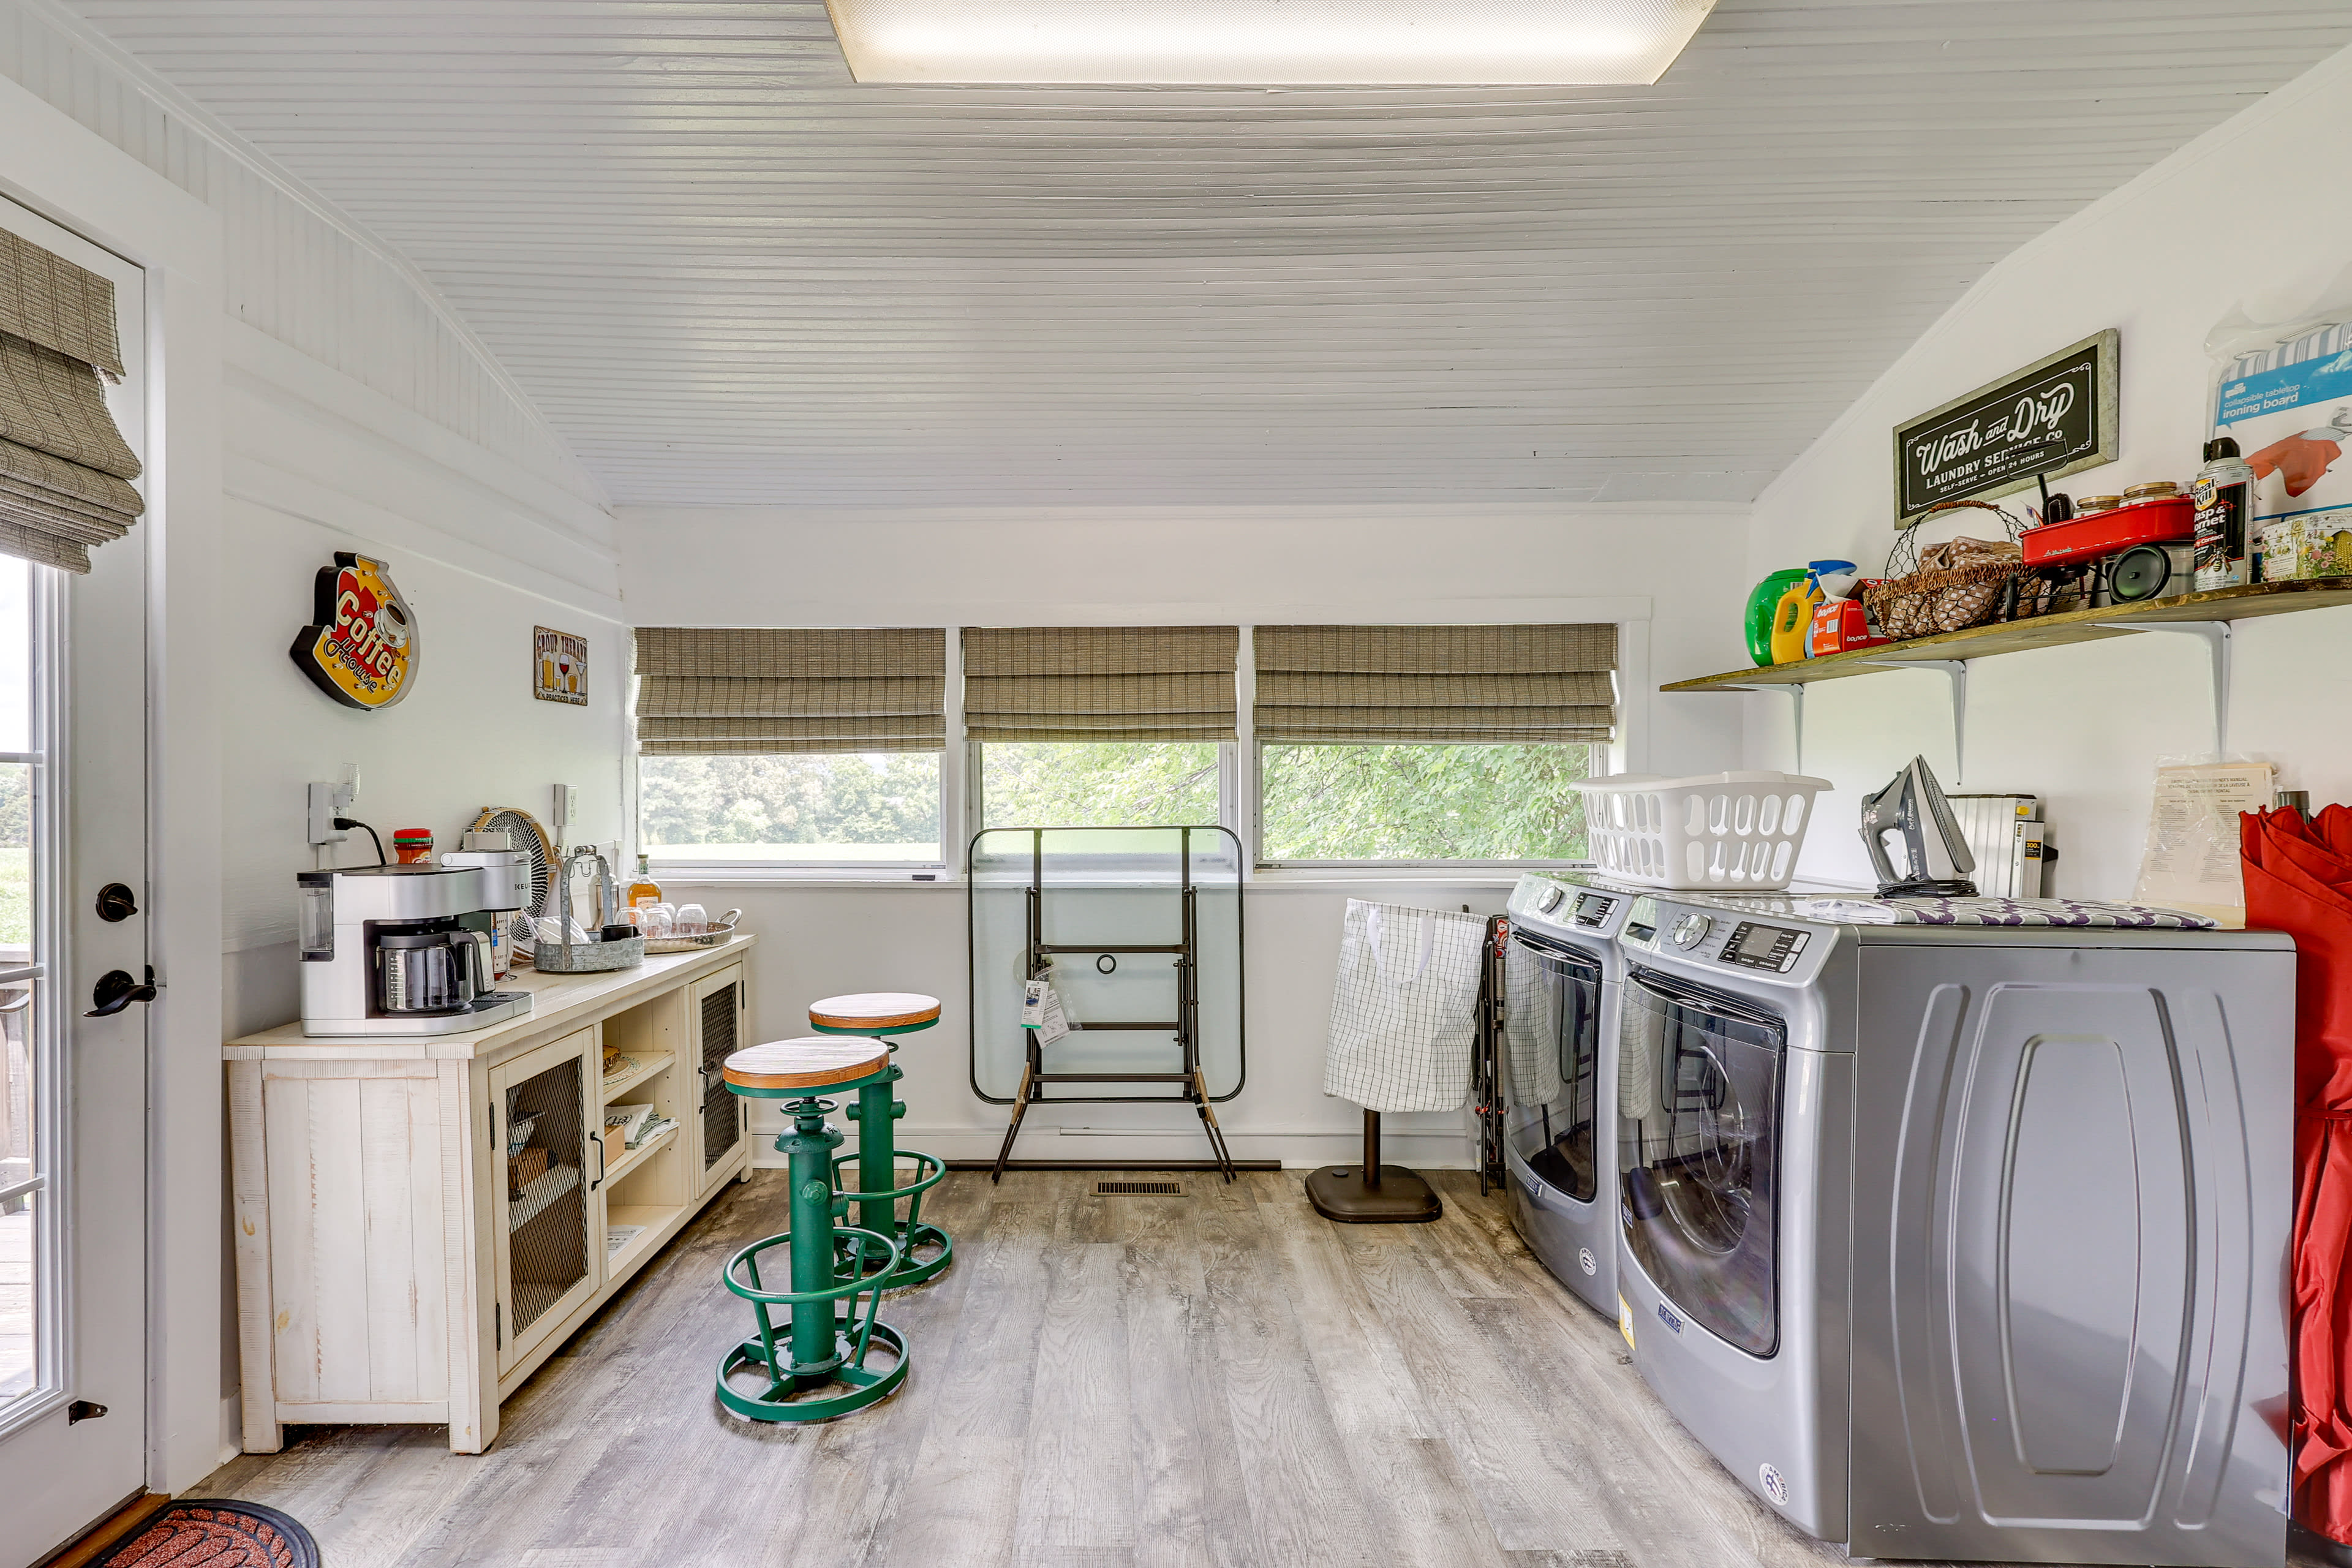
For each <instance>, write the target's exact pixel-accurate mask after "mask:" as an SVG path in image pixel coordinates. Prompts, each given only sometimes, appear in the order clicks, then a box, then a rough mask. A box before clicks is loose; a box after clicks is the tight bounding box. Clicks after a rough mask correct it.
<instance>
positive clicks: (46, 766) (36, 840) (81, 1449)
mask: <svg viewBox="0 0 2352 1568" xmlns="http://www.w3.org/2000/svg"><path fill="white" fill-rule="evenodd" d="M0 228H5V229H6V230H7V231H9V232H10V233H12V234H16V235H17V236H20V237H23V238H26V239H28V240H31V241H32V242H33V243H34V244H36V245H38V246H41V247H44V248H46V249H47V250H49V251H51V252H53V253H55V254H57V255H59V256H62V257H64V258H66V259H67V260H68V261H71V262H73V263H75V264H76V265H78V266H79V267H82V268H87V269H88V270H89V271H91V272H95V273H98V274H99V275H100V276H101V277H104V278H106V279H110V281H111V282H112V283H113V284H114V295H115V310H116V324H117V330H118V332H119V334H120V337H121V347H122V357H123V363H124V367H125V372H126V374H125V375H124V377H123V379H122V380H121V383H119V384H110V385H109V386H108V387H107V389H106V396H107V402H108V405H109V409H110V412H111V413H112V415H113V416H114V421H115V424H116V425H117V426H118V427H119V428H120V429H121V432H122V434H123V436H124V437H125V438H126V439H127V440H128V441H129V442H130V444H131V449H132V451H133V452H136V453H142V454H143V453H144V451H145V449H146V440H145V434H146V424H145V419H144V411H145V403H146V388H145V381H144V374H143V361H144V355H143V348H144V343H145V315H144V310H143V300H144V283H143V279H142V274H141V272H140V270H139V269H138V268H136V267H133V266H131V264H130V263H128V262H126V261H124V260H122V259H121V258H120V257H116V256H113V255H110V254H109V253H108V252H105V251H102V250H100V249H99V248H98V247H95V246H93V245H90V244H89V243H88V242H86V241H84V240H82V239H81V238H79V237H78V236H75V235H73V234H71V233H69V232H68V231H67V230H65V229H62V228H60V227H58V226H57V225H55V224H53V223H50V222H48V221H47V220H46V219H43V218H41V217H39V216H37V215H35V214H33V213H30V212H27V211H26V210H25V209H23V208H21V207H18V206H16V205H13V204H11V203H9V202H7V201H6V200H5V199H0ZM152 533H153V528H152V524H151V523H147V522H142V523H141V524H140V525H139V526H137V527H134V528H133V529H132V530H131V532H130V534H129V536H128V537H126V538H122V539H119V540H116V541H114V542H111V543H109V544H105V545H102V546H100V547H98V548H95V549H93V550H92V551H91V552H90V571H89V574H87V575H75V574H68V573H64V572H60V571H58V570H57V569H55V568H53V567H48V566H35V565H32V564H29V563H26V562H25V561H23V560H20V559H18V558H16V557H15V556H10V555H0V1568H22V1565H23V1564H25V1563H30V1562H35V1561H37V1560H39V1559H40V1558H41V1557H43V1556H45V1555H46V1554H47V1552H49V1551H50V1549H52V1548H53V1547H55V1546H57V1545H58V1544H59V1543H60V1542H64V1541H67V1540H68V1539H70V1538H71V1537H73V1536H74V1535H76V1534H78V1533H79V1532H80V1531H82V1530H83V1529H85V1528H86V1527H88V1526H89V1525H90V1524H92V1523H94V1522H96V1521H98V1520H100V1519H101V1518H103V1517H104V1516H105V1515H107V1514H108V1513H110V1512H111V1511H112V1510H114V1509H115V1508H116V1507H117V1506H119V1505H120V1504H121V1503H122V1502H123V1501H124V1500H127V1499H129V1498H131V1497H132V1496H134V1495H136V1494H137V1493H138V1492H140V1491H141V1490H142V1489H143V1488H144V1485H145V1481H146V1474H147V1469H146V1445H147V1432H146V1403H147V1401H146V1383H147V1354H146V1352H147V1344H148V1333H147V1324H148V1312H147V1290H148V1276H147V1246H148V1238H147V1234H146V1214H147V1204H146V1197H147V1162H146V1151H147V1144H148V1128H147V1105H148V1098H149V1095H148V1054H147V1045H148V1042H147V1008H146V1005H145V1003H144V995H142V994H139V992H138V987H140V986H141V985H142V984H144V983H145V982H146V981H148V980H149V979H150V978H151V975H150V973H149V971H148V969H147V931H146V910H147V909H148V906H149V903H150V901H151V900H150V898H149V892H148V888H147V870H146V867H147V790H146V781H147V636H146V626H147V614H146V604H147V599H146V584H147V567H148V549H149V545H150V542H151V541H152ZM101 895H103V896H101ZM93 992H97V993H100V994H102V995H104V996H106V997H108V998H110V999H112V1004H113V1005H104V1006H101V1005H100V998H99V995H94V994H93ZM149 994H152V993H149Z"/></svg>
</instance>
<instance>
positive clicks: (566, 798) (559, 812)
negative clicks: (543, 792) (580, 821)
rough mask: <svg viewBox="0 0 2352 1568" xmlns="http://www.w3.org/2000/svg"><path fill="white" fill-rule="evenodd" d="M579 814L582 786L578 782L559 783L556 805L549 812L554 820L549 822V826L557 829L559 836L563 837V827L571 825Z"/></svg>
mask: <svg viewBox="0 0 2352 1568" xmlns="http://www.w3.org/2000/svg"><path fill="white" fill-rule="evenodd" d="M579 815H580V786H579V785H578V784H557V785H556V786H555V802H554V805H553V808H552V809H551V811H550V813H549V816H551V818H552V820H551V821H550V822H549V823H548V826H550V827H552V828H554V829H556V830H557V837H562V829H564V828H567V827H569V826H572V821H573V819H574V818H576V817H578V816H579Z"/></svg>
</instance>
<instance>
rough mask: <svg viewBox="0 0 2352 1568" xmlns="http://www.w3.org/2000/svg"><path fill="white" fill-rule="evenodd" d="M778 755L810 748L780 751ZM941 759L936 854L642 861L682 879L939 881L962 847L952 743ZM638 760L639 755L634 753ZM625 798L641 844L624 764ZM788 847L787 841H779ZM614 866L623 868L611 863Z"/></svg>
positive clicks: (638, 789) (639, 814)
mask: <svg viewBox="0 0 2352 1568" xmlns="http://www.w3.org/2000/svg"><path fill="white" fill-rule="evenodd" d="M780 754H782V755H812V754H815V753H803V752H785V753H780ZM935 754H936V755H937V756H938V757H939V759H940V858H938V859H935V860H790V859H784V858H752V857H748V856H747V857H745V858H742V859H740V860H718V859H712V860H703V859H693V860H672V859H664V858H662V857H661V856H660V855H659V854H658V853H656V852H655V851H654V850H651V849H646V850H645V855H646V868H647V869H649V870H650V871H651V872H652V873H653V878H654V880H656V881H657V882H658V881H663V880H665V879H667V880H674V881H678V882H686V883H698V882H939V881H945V880H948V879H950V877H951V876H954V875H958V874H960V873H958V872H957V871H956V868H957V867H959V866H961V864H962V853H961V847H959V845H958V843H957V841H956V840H955V838H954V837H952V835H953V834H954V833H955V832H956V830H957V826H958V823H959V814H958V812H957V810H956V801H957V795H958V793H959V791H960V789H961V784H962V780H961V778H960V777H959V774H960V773H961V769H960V768H958V767H957V766H956V748H955V747H953V746H950V747H949V748H948V749H947V750H946V751H945V752H938V753H935ZM636 761H637V762H639V763H642V761H643V759H642V758H639V759H636ZM629 776H630V784H631V785H632V788H631V790H630V800H631V802H632V803H633V805H634V807H635V809H634V811H633V813H632V816H631V820H630V823H629V832H630V836H631V837H632V839H633V840H635V842H636V843H637V844H638V845H639V846H640V847H643V846H644V843H645V840H644V823H645V793H644V788H643V782H642V773H641V770H640V768H638V767H636V766H632V767H631V768H630V770H629ZM777 847H779V848H783V849H789V848H791V847H792V846H791V845H788V844H786V845H779V846H777ZM614 869H615V870H622V869H625V868H621V867H615V868H614Z"/></svg>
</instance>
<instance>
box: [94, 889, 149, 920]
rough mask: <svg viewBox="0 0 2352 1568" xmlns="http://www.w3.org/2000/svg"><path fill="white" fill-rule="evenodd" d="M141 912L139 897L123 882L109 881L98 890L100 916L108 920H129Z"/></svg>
mask: <svg viewBox="0 0 2352 1568" xmlns="http://www.w3.org/2000/svg"><path fill="white" fill-rule="evenodd" d="M138 912H139V897H138V895H137V894H135V893H133V892H132V891H131V889H129V888H127V887H125V886H124V885H123V884H122V883H121V882H109V883H108V884H107V885H106V886H104V887H103V888H100V889H99V890H98V918H99V919H100V920H102V921H108V922H112V921H127V920H129V919H130V918H131V916H132V915H135V914H137V913H138Z"/></svg>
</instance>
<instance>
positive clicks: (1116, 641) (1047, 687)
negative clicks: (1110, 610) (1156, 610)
mask: <svg viewBox="0 0 2352 1568" xmlns="http://www.w3.org/2000/svg"><path fill="white" fill-rule="evenodd" d="M1240 647H1241V632H1240V629H1239V628H1238V627H1234V626H1016V627H1001V626H967V627H965V628H964V634H963V714H964V729H965V731H966V732H967V733H968V734H970V735H971V738H972V739H973V740H975V741H1230V740H1233V739H1234V734H1235V731H1234V715H1235V701H1234V658H1235V657H1236V655H1237V654H1238V652H1239V650H1240Z"/></svg>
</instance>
